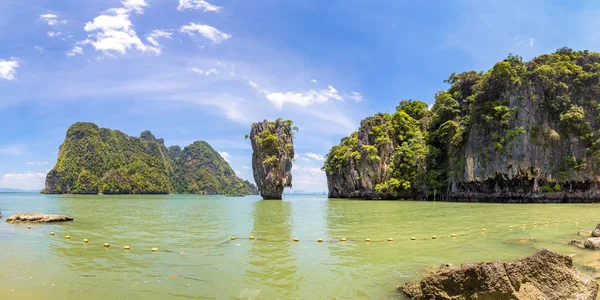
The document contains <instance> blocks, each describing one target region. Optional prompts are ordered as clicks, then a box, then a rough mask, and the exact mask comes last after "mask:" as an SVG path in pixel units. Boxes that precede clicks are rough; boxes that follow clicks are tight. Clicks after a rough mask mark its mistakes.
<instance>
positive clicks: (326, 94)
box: [248, 81, 343, 110]
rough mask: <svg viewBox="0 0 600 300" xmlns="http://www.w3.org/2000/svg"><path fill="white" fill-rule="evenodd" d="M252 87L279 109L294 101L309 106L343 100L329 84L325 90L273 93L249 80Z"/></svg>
mask: <svg viewBox="0 0 600 300" xmlns="http://www.w3.org/2000/svg"><path fill="white" fill-rule="evenodd" d="M248 83H249V84H250V86H251V87H253V88H254V89H256V90H257V91H258V92H259V93H261V94H264V96H265V97H266V98H267V100H269V101H270V102H271V103H272V104H273V105H274V106H275V107H276V108H277V109H279V110H281V109H282V108H283V105H284V104H285V103H292V104H296V105H299V106H302V107H307V106H309V105H312V104H315V103H326V102H327V101H329V100H339V101H341V100H343V98H342V96H340V94H339V93H338V91H337V90H336V89H335V88H334V87H333V86H331V85H330V86H329V87H328V88H327V89H323V90H318V91H317V90H309V91H307V92H285V93H271V92H269V91H267V90H265V89H263V88H261V87H260V86H259V85H258V84H257V83H256V82H254V81H249V82H248Z"/></svg>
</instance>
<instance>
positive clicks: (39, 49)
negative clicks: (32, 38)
mask: <svg viewBox="0 0 600 300" xmlns="http://www.w3.org/2000/svg"><path fill="white" fill-rule="evenodd" d="M33 48H35V50H37V51H38V52H39V53H44V47H42V46H38V45H35V46H33Z"/></svg>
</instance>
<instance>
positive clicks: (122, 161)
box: [42, 122, 256, 194]
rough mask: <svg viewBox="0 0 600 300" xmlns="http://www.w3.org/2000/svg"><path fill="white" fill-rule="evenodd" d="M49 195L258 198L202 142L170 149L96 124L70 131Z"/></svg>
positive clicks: (146, 137)
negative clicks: (175, 195) (237, 196)
mask: <svg viewBox="0 0 600 300" xmlns="http://www.w3.org/2000/svg"><path fill="white" fill-rule="evenodd" d="M42 192H44V193H48V194H167V193H186V194H254V193H255V192H256V190H255V187H254V186H253V185H252V184H251V183H250V182H248V181H245V180H242V179H240V178H239V177H237V176H236V175H235V172H234V171H233V169H231V167H230V166H229V163H227V162H226V161H225V160H224V159H223V158H222V157H221V156H220V155H219V153H218V152H217V151H215V150H214V149H213V148H212V147H211V146H210V145H209V144H208V143H206V142H203V141H200V142H195V143H193V144H192V145H189V146H187V147H185V148H184V149H183V150H182V149H181V148H180V147H179V146H172V147H170V148H168V149H167V148H166V147H165V144H164V140H163V139H160V138H156V137H154V135H152V133H151V132H150V131H144V132H142V133H141V134H140V136H139V137H133V136H128V135H126V134H124V133H122V132H120V131H118V130H111V129H107V128H100V127H98V126H97V125H96V124H94V123H88V122H80V123H75V124H73V125H72V126H71V127H69V129H68V130H67V135H66V138H65V141H64V142H63V144H62V145H61V146H60V149H59V153H58V159H57V162H56V165H55V166H54V168H52V170H50V172H48V175H47V176H46V187H45V189H44V190H43V191H42Z"/></svg>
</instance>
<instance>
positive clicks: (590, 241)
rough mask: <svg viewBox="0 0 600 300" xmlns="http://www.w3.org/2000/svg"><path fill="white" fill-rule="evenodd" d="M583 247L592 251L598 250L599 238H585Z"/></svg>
mask: <svg viewBox="0 0 600 300" xmlns="http://www.w3.org/2000/svg"><path fill="white" fill-rule="evenodd" d="M583 247H585V248H586V249H592V250H596V249H600V237H591V238H587V239H586V240H585V243H584V244H583Z"/></svg>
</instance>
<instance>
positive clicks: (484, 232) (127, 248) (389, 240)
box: [11, 218, 598, 255]
mask: <svg viewBox="0 0 600 300" xmlns="http://www.w3.org/2000/svg"><path fill="white" fill-rule="evenodd" d="M590 221H594V220H590V219H585V222H590ZM596 221H598V218H596ZM11 223H12V222H11ZM561 223H562V224H573V225H578V224H579V223H580V221H579V219H575V222H573V223H570V222H569V220H565V221H558V220H555V221H554V225H559V224H561ZM549 224H550V222H548V221H545V222H539V223H537V222H534V223H531V224H525V223H522V224H519V225H508V226H504V227H498V228H495V229H492V230H490V231H488V230H487V229H486V228H481V230H480V233H479V235H488V234H493V233H497V232H503V231H506V230H508V231H514V230H516V229H521V230H524V229H527V228H539V227H549ZM26 228H27V230H31V229H32V227H31V225H27V226H26ZM474 234H476V232H475V231H473V232H464V233H460V234H457V233H451V234H449V235H431V236H429V237H421V238H417V237H415V236H412V237H410V238H406V239H395V238H394V237H389V238H387V239H381V240H372V239H371V238H368V237H367V238H364V239H350V238H347V237H341V238H339V239H335V240H333V239H332V240H325V239H323V238H318V239H316V242H317V243H323V242H328V243H333V242H338V241H339V242H354V243H367V244H368V243H381V242H387V243H392V242H394V241H402V240H406V241H416V240H430V241H431V240H437V239H444V238H451V239H459V238H461V237H465V236H469V235H474ZM50 235H51V236H56V235H57V233H56V232H54V231H51V232H50ZM64 238H65V239H66V240H71V236H70V235H64ZM82 240H83V244H84V245H95V244H98V245H102V246H104V247H105V248H109V249H110V248H114V247H112V246H111V244H110V243H102V242H98V243H93V242H90V241H89V240H88V239H86V238H84V239H82ZM237 240H250V241H267V242H285V240H267V239H264V238H260V237H255V236H249V237H236V236H231V237H230V238H229V239H227V240H225V241H224V242H222V243H221V244H225V243H228V242H233V241H237ZM80 241H81V240H80ZM288 241H293V242H300V238H299V237H294V238H293V239H291V240H288ZM312 241H315V240H312ZM236 245H238V246H239V244H236ZM123 250H124V251H125V252H131V251H133V250H134V248H133V247H131V246H130V245H124V246H123ZM135 251H149V252H152V253H156V252H168V253H178V254H181V255H184V253H183V252H176V251H171V250H160V251H159V248H158V247H153V248H145V249H142V248H135Z"/></svg>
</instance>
